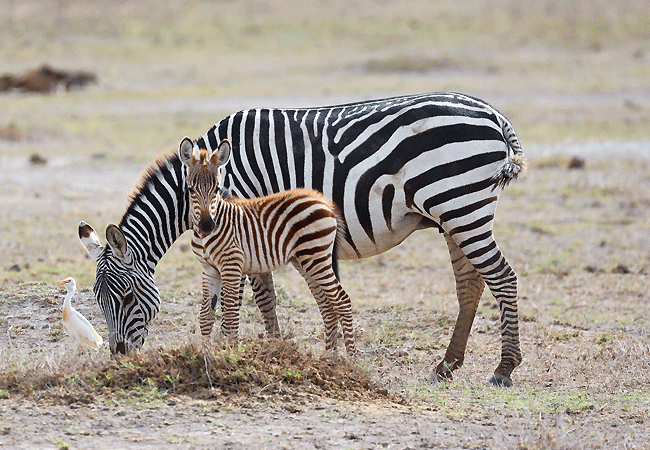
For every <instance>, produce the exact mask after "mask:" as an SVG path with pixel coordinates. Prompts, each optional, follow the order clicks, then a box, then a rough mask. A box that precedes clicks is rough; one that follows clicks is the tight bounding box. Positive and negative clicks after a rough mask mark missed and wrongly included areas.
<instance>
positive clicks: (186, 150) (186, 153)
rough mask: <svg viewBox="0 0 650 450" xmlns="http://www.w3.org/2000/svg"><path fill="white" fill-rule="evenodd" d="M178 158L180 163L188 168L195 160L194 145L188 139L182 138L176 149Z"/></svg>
mask: <svg viewBox="0 0 650 450" xmlns="http://www.w3.org/2000/svg"><path fill="white" fill-rule="evenodd" d="M178 156H179V157H180V158H181V162H182V163H183V164H185V165H186V166H188V167H189V166H190V165H191V164H192V162H193V160H195V159H196V157H195V156H194V145H193V144H192V141H191V139H190V138H188V137H184V138H183V140H182V141H181V145H180V147H179V149H178Z"/></svg>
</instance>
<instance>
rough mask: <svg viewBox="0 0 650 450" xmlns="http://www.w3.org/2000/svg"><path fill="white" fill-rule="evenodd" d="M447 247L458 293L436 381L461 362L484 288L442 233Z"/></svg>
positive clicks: (449, 372)
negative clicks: (451, 328)
mask: <svg viewBox="0 0 650 450" xmlns="http://www.w3.org/2000/svg"><path fill="white" fill-rule="evenodd" d="M444 235H445V239H446V241H447V247H448V248H449V256H450V258H451V265H452V267H453V269H454V276H455V278H456V295H457V296H458V308H459V309H458V317H457V318H456V325H455V326H454V331H453V334H452V336H451V341H450V342H449V346H448V347H447V351H446V353H445V357H444V359H443V360H442V361H441V362H440V364H438V367H436V373H435V377H436V379H437V380H450V379H452V378H453V376H452V372H453V371H454V370H456V369H458V368H459V367H461V366H462V365H463V361H464V360H465V350H466V348H467V339H468V338H469V333H470V331H471V329H472V323H473V322H474V316H475V315H476V309H477V308H478V303H479V300H480V299H481V294H482V293H483V289H484V287H485V283H484V282H483V279H482V278H481V276H480V275H479V273H478V272H477V271H476V269H474V266H473V265H472V263H470V262H469V260H468V259H467V257H466V256H465V254H464V253H463V251H462V250H461V249H460V247H458V244H456V242H455V241H454V240H453V239H452V238H451V236H449V234H448V233H446V232H445V233H444Z"/></svg>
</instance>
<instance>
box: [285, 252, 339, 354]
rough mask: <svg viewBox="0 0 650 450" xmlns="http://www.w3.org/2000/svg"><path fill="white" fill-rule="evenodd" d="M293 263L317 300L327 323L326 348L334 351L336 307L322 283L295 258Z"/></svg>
mask: <svg viewBox="0 0 650 450" xmlns="http://www.w3.org/2000/svg"><path fill="white" fill-rule="evenodd" d="M291 264H293V267H295V268H296V270H297V271H298V272H299V273H300V275H302V277H303V278H304V279H305V281H306V282H307V286H309V290H310V292H311V295H312V296H313V297H314V300H316V304H317V305H318V310H319V311H320V315H321V317H322V318H323V322H324V323H325V350H327V351H334V350H335V349H336V342H337V340H338V335H339V333H338V314H337V312H336V311H335V309H334V308H333V307H332V305H330V302H329V300H328V298H327V296H326V295H325V293H324V292H323V290H322V289H321V287H320V285H319V284H318V283H316V281H314V279H313V278H312V277H311V276H310V275H309V274H308V273H307V272H306V271H305V269H304V268H303V267H302V266H301V265H300V263H299V262H298V261H297V260H296V259H295V258H294V259H292V260H291Z"/></svg>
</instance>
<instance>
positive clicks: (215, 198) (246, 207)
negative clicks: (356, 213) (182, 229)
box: [179, 138, 356, 356]
mask: <svg viewBox="0 0 650 450" xmlns="http://www.w3.org/2000/svg"><path fill="white" fill-rule="evenodd" d="M230 151H231V148H230V143H229V142H228V141H227V140H224V141H222V142H221V144H220V145H219V148H218V149H217V150H216V151H215V152H214V153H213V154H212V155H211V156H210V155H208V152H207V151H206V150H204V149H201V150H200V151H199V153H198V155H197V153H196V152H195V151H194V146H193V144H192V141H191V140H190V139H189V138H185V139H183V141H182V142H181V144H180V148H179V156H180V159H181V161H182V162H183V164H185V165H186V166H187V168H188V169H187V177H186V183H187V186H188V190H189V192H190V202H191V214H192V225H193V230H194V239H193V246H192V248H193V251H194V253H195V254H196V256H197V257H198V259H199V261H200V262H201V265H202V266H203V284H204V289H206V288H207V287H208V286H210V285H211V284H212V283H213V280H212V278H213V277H215V276H218V277H219V278H220V279H221V283H222V289H223V318H222V323H221V332H222V334H223V335H224V336H226V337H236V336H237V332H238V329H239V307H240V305H241V300H240V284H241V282H242V276H243V275H251V274H259V273H267V272H271V271H273V270H276V269H277V268H279V267H280V266H283V265H285V264H288V263H292V264H293V266H294V267H295V268H296V269H297V270H298V272H300V274H301V275H302V276H303V278H304V279H305V281H307V284H308V286H309V289H310V291H311V293H312V295H313V296H314V299H315V300H316V303H317V304H318V308H319V310H320V313H321V316H322V317H323V321H324V322H325V337H326V338H325V348H326V350H329V351H332V350H335V349H336V340H337V337H338V322H339V321H340V322H341V328H342V329H343V337H344V340H345V347H346V350H347V352H348V354H349V355H350V356H352V355H354V354H355V353H356V348H355V342H354V335H353V330H352V304H351V302H350V297H349V296H348V294H347V293H346V292H345V291H344V290H343V288H342V287H341V284H340V283H339V280H338V274H337V264H336V239H337V237H338V238H341V237H342V236H343V234H344V232H345V225H344V222H343V220H342V218H341V217H340V215H339V213H338V212H337V208H336V206H335V205H334V203H332V202H331V201H330V200H328V199H327V198H326V197H325V196H323V195H322V194H321V193H320V192H318V191H314V190H310V189H293V190H289V191H285V192H281V193H277V194H272V195H268V196H265V197H260V198H254V199H239V198H237V197H233V198H231V199H229V200H224V198H223V197H222V193H221V190H220V188H221V177H220V174H219V167H221V166H223V165H225V164H226V163H227V162H228V159H229V158H230ZM198 242H200V244H198V245H196V244H195V243H198ZM213 324H214V309H213V308H212V304H211V301H210V298H209V297H207V296H204V302H203V304H202V307H201V314H200V325H201V333H202V334H203V335H209V334H210V331H211V329H212V326H213Z"/></svg>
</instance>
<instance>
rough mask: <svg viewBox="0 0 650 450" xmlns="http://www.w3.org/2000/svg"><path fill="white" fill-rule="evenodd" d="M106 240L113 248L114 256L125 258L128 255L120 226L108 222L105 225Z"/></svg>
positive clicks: (127, 248)
mask: <svg viewBox="0 0 650 450" xmlns="http://www.w3.org/2000/svg"><path fill="white" fill-rule="evenodd" d="M106 240H107V241H108V243H109V245H110V246H111V248H112V249H113V253H115V256H117V257H118V258H120V259H121V260H124V259H126V256H128V255H129V247H128V246H127V244H126V238H125V237H124V233H122V230H120V227H118V226H117V225H113V224H112V223H111V224H109V225H108V226H107V227H106Z"/></svg>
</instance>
